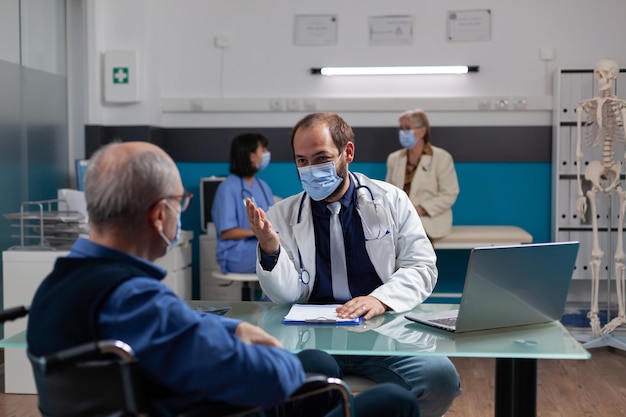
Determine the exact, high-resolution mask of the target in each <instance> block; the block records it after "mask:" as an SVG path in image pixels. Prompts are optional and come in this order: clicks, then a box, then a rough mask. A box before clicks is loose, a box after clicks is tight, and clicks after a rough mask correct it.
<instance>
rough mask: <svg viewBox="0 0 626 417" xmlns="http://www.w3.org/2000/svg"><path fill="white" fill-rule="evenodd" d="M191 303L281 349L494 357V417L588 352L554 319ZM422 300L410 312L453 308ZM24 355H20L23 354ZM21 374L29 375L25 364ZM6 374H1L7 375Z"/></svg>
mask: <svg viewBox="0 0 626 417" xmlns="http://www.w3.org/2000/svg"><path fill="white" fill-rule="evenodd" d="M188 303H189V305H190V306H191V307H192V308H194V309H195V308H201V307H202V306H228V307H231V310H230V311H229V312H228V313H227V314H226V317H231V318H237V319H241V320H245V321H248V322H250V323H253V324H256V325H258V326H260V327H262V328H263V329H265V330H266V331H267V332H268V333H270V334H272V335H273V336H275V337H276V338H278V339H279V340H280V341H281V342H282V343H283V345H284V346H285V348H287V349H289V350H291V351H293V352H297V351H300V350H302V349H321V350H324V351H326V352H328V353H331V354H335V355H402V356H411V355H442V356H451V357H476V358H495V359H496V366H495V416H496V417H505V416H506V417H511V416H512V417H522V416H523V417H532V416H535V415H536V408H537V405H536V404H537V403H536V390H537V360H538V359H589V358H590V357H591V354H590V353H589V352H587V351H586V350H585V349H584V348H583V347H582V345H581V344H580V343H579V342H578V341H577V340H576V339H575V338H574V337H573V336H572V335H570V333H569V332H568V331H567V329H566V328H565V327H563V325H562V324H561V323H560V322H558V321H555V322H551V323H546V324H537V325H531V326H519V327H515V328H507V329H499V330H489V331H477V332H470V333H462V334H453V333H448V332H445V331H443V330H437V329H431V328H429V327H427V326H424V325H421V324H418V323H414V322H411V321H409V320H407V319H405V318H404V313H403V314H391V313H386V314H384V315H382V316H379V317H374V318H373V319H371V320H368V321H366V322H364V323H363V324H361V325H358V326H335V325H327V324H325V325H310V324H306V325H300V324H298V325H283V324H281V321H282V318H283V317H284V316H285V314H287V311H288V310H289V308H290V305H277V304H272V303H267V302H251V301H237V302H227V301H188ZM457 307H458V305H450V304H424V305H421V306H419V307H417V308H416V309H415V310H414V311H436V310H447V309H451V308H457ZM0 348H21V349H25V348H26V340H25V332H21V333H18V334H16V335H14V336H11V337H7V338H6V339H3V340H1V341H0ZM24 359H25V358H24ZM25 366H27V368H25V369H22V373H24V372H25V373H27V374H30V368H29V365H28V363H27V361H25ZM9 377H10V375H6V378H9Z"/></svg>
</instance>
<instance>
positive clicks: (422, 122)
mask: <svg viewBox="0 0 626 417" xmlns="http://www.w3.org/2000/svg"><path fill="white" fill-rule="evenodd" d="M402 119H409V120H410V121H411V122H412V123H413V126H414V127H425V128H426V132H425V133H424V143H429V142H430V121H429V120H428V116H426V112H424V110H422V109H413V110H407V111H405V112H403V113H401V114H400V116H399V117H398V120H402Z"/></svg>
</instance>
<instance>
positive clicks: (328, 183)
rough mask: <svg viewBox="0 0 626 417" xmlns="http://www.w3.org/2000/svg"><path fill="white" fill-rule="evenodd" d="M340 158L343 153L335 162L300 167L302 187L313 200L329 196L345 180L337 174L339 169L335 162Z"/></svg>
mask: <svg viewBox="0 0 626 417" xmlns="http://www.w3.org/2000/svg"><path fill="white" fill-rule="evenodd" d="M340 159H341V155H339V157H338V158H337V160H336V161H334V162H325V163H323V164H317V165H308V166H305V167H300V168H298V173H299V174H300V182H301V183H302V188H303V189H304V191H306V192H307V194H309V195H310V196H311V198H312V199H313V200H315V201H321V200H323V199H325V198H327V197H328V196H329V195H331V194H332V193H333V191H335V190H336V189H337V187H339V184H341V182H342V181H343V178H341V177H340V176H339V175H337V169H336V168H335V164H336V163H337V161H339V160H340Z"/></svg>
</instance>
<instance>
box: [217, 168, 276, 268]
mask: <svg viewBox="0 0 626 417" xmlns="http://www.w3.org/2000/svg"><path fill="white" fill-rule="evenodd" d="M246 198H250V199H252V201H254V203H255V204H256V205H257V207H261V208H262V209H263V210H265V211H267V210H268V209H269V208H270V207H271V206H272V205H273V204H274V198H273V194H272V190H271V188H270V187H269V185H267V183H266V182H265V181H263V180H261V179H259V178H258V177H256V176H255V177H254V178H253V181H252V186H249V185H248V183H247V182H246V181H245V180H244V179H243V178H241V177H239V176H237V175H234V174H230V175H229V176H228V177H226V179H225V180H224V181H222V183H221V184H220V185H219V186H218V187H217V191H216V192H215V198H214V200H213V207H211V217H212V218H213V223H214V224H215V230H216V231H217V250H216V254H215V257H216V259H217V262H218V263H219V264H220V267H221V270H222V272H224V273H226V272H238V273H253V272H255V264H256V246H257V239H256V238H255V237H254V236H252V237H250V238H247V239H241V240H232V239H228V240H223V239H221V238H220V235H221V234H222V232H223V231H225V230H229V229H233V228H236V227H238V228H241V229H250V223H249V222H248V216H247V215H246V207H245V204H244V200H245V199H246Z"/></svg>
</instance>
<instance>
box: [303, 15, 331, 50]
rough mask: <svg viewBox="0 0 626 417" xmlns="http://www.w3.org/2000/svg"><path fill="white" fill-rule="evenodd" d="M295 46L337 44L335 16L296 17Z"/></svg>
mask: <svg viewBox="0 0 626 417" xmlns="http://www.w3.org/2000/svg"><path fill="white" fill-rule="evenodd" d="M293 42H294V44H295V45H334V44H336V43H337V15H332V14H326V15H296V17H295V21H294V41H293Z"/></svg>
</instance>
